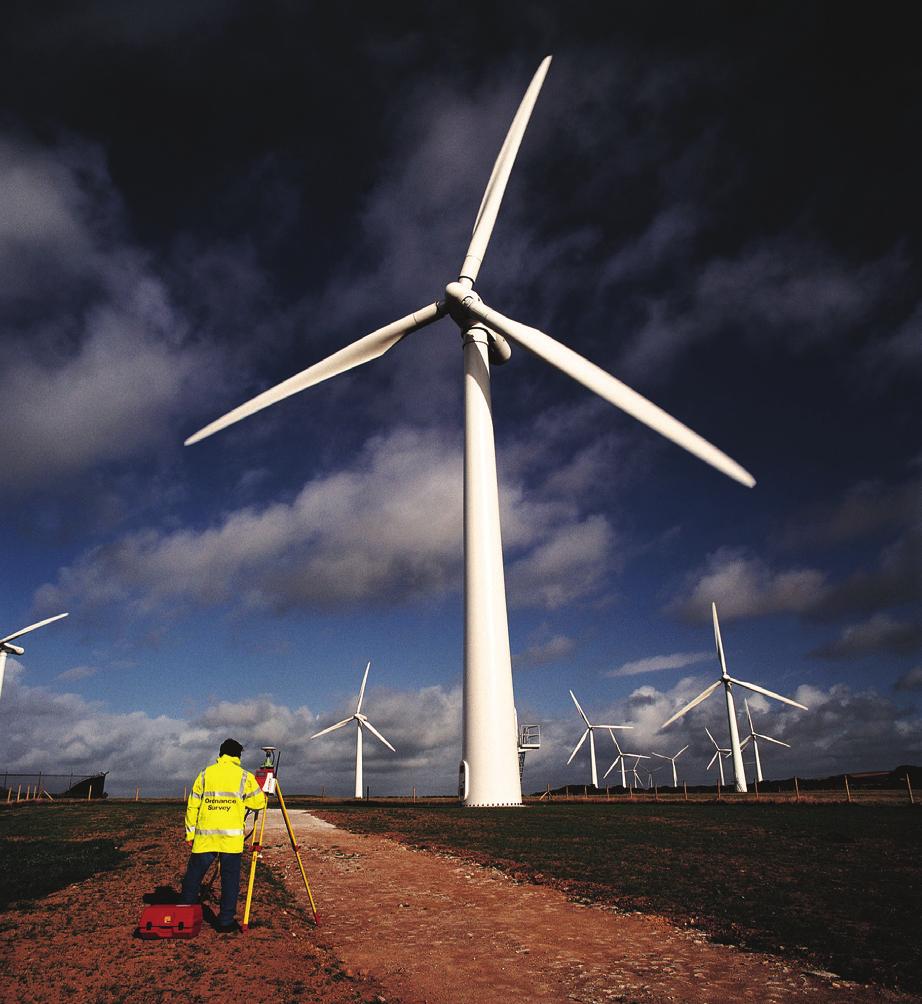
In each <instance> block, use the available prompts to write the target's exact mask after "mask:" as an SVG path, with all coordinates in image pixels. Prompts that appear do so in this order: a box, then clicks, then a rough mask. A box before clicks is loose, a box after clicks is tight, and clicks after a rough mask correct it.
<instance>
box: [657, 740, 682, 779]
mask: <svg viewBox="0 0 922 1004" xmlns="http://www.w3.org/2000/svg"><path fill="white" fill-rule="evenodd" d="M687 749H688V747H687V746H683V747H682V748H681V749H680V750H679V752H678V753H676V755H675V756H666V754H665V753H654V754H653V755H654V756H658V757H659V758H660V760H668V761H669V762H670V763H671V764H672V787H673V788H678V786H679V775H678V774H677V773H676V769H675V762H676V760H678V759H679V757H680V756H681V755H682V754H683V753H684V752H685V751H686V750H687Z"/></svg>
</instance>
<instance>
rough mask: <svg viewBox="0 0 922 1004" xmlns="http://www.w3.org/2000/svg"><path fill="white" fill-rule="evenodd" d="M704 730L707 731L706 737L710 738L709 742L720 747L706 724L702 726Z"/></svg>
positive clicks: (715, 746) (717, 747)
mask: <svg viewBox="0 0 922 1004" xmlns="http://www.w3.org/2000/svg"><path fill="white" fill-rule="evenodd" d="M704 731H705V732H707V734H708V739H710V740H711V742H712V743H713V744H714V748H715V749H720V747H719V746H718V745H717V740H716V739H715V738H714V737H713V736H712V735H711V730H710V729H709V728H708V727H707V726H706V725H705V726H704Z"/></svg>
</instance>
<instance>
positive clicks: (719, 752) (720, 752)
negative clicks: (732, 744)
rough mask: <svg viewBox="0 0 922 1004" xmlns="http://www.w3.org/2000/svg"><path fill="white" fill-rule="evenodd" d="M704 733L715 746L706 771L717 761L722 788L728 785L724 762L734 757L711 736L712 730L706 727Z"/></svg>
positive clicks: (730, 751)
mask: <svg viewBox="0 0 922 1004" xmlns="http://www.w3.org/2000/svg"><path fill="white" fill-rule="evenodd" d="M704 731H705V732H707V734H708V739H710V740H711V742H712V743H713V744H714V755H713V756H712V757H711V759H710V760H708V765H707V767H705V768H704V769H705V770H710V769H711V766H712V765H713V763H714V761H715V760H716V761H717V766H718V768H719V769H720V786H721V788H722V787H723V786H724V785H725V784H726V783H727V782H726V781H725V780H724V760H726V759H727V758H728V757H729V756H731V755H732V750H728V749H723V748H722V747H720V746H718V745H717V740H716V739H715V738H714V737H713V736H712V735H711V730H710V729H709V728H707V727H705V730H704ZM737 790H738V789H737ZM743 790H744V791H745V790H746V789H745V788H744V789H743Z"/></svg>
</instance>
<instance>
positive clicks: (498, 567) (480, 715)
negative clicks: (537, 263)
mask: <svg viewBox="0 0 922 1004" xmlns="http://www.w3.org/2000/svg"><path fill="white" fill-rule="evenodd" d="M550 62H551V57H550V56H548V57H546V58H545V59H544V60H543V61H542V63H541V65H540V66H539V67H538V70H537V72H536V73H535V75H534V77H533V78H532V81H531V83H530V84H529V86H528V89H527V90H526V92H525V96H524V98H523V99H522V102H521V104H520V105H519V108H518V111H517V112H516V114H515V117H514V118H513V120H512V125H511V126H510V127H509V132H508V134H507V135H506V139H505V140H504V142H503V145H502V147H501V148H500V151H499V156H498V157H497V159H496V163H495V164H494V166H493V172H492V174H491V175H490V178H489V180H488V182H487V187H486V191H485V192H484V195H483V199H482V200H481V203H480V208H479V210H478V212H477V218H476V219H475V221H474V230H473V234H472V236H471V242H470V244H469V246H468V249H467V254H466V255H465V256H464V261H463V263H462V265H461V268H460V271H459V273H458V278H457V281H455V282H450V283H449V284H448V285H447V286H446V288H445V300H444V301H436V302H433V303H430V304H428V305H427V306H425V307H421V308H420V309H418V310H416V311H414V312H413V313H411V314H407V315H406V316H405V317H402V318H400V320H397V321H394V322H393V323H391V324H388V325H385V326H384V327H383V328H378V329H377V330H376V331H373V332H372V333H371V334H369V335H366V336H365V337H364V338H360V339H359V340H358V341H356V342H353V343H352V344H351V345H347V346H346V347H345V348H343V349H340V350H339V351H338V352H335V353H333V355H331V356H328V357H327V358H326V359H324V360H322V361H321V362H318V363H315V364H314V365H313V366H309V367H308V368H307V369H305V370H303V371H302V372H301V373H298V374H297V375H295V376H293V377H290V378H289V379H288V380H285V381H283V382H282V383H280V384H278V385H277V386H275V387H273V388H271V389H270V390H267V391H264V392H263V393H262V394H259V395H257V396H256V397H254V398H253V399H252V400H250V401H248V402H246V403H245V404H242V405H240V406H239V407H238V408H235V409H234V410H233V411H230V412H228V413H227V414H226V415H224V416H223V417H222V418H219V419H217V420H216V421H214V422H211V423H210V424H209V425H207V426H205V427H204V428H203V429H200V430H199V431H198V432H196V433H195V434H194V435H193V436H190V437H189V439H187V440H186V444H187V445H188V444H191V443H195V442H198V441H199V440H201V439H204V438H205V437H206V436H210V435H211V434H212V433H214V432H217V431H218V430H219V429H223V428H225V427H226V426H228V425H231V424H232V423H234V422H238V421H240V419H242V418H245V417H246V416H248V415H252V414H253V413H254V412H257V411H259V410H261V409H262V408H266V407H268V406H269V405H271V404H275V403H276V402H278V401H281V400H282V399H283V398H286V397H289V396H290V395H292V394H296V393H298V392H299V391H302V390H306V389H307V388H308V387H312V386H314V385H315V384H318V383H320V382H321V381H323V380H329V379H330V378H331V377H334V376H337V375H338V374H340V373H345V372H346V371H347V370H350V369H353V368H354V367H356V366H360V365H362V364H363V363H368V362H371V361H372V360H374V359H377V358H378V357H379V356H381V355H383V354H384V353H385V352H387V351H388V350H389V349H391V348H393V347H394V346H395V345H397V343H398V342H401V341H403V339H405V338H406V337H407V336H408V335H410V334H412V333H413V332H415V331H418V330H420V329H421V328H424V327H426V326H427V325H429V324H431V323H432V322H433V321H437V320H438V319H439V318H441V317H444V316H445V315H446V314H448V315H449V316H450V317H451V318H452V320H453V321H454V322H455V323H456V324H457V326H458V327H459V328H460V330H461V340H462V345H463V354H464V433H465V437H464V713H463V720H464V725H463V748H462V753H461V757H462V759H461V764H460V768H459V784H458V787H459V793H460V795H461V798H462V799H463V801H464V803H465V804H466V805H469V806H489V805H521V804H522V786H521V781H520V779H519V769H518V754H517V745H516V737H515V731H514V728H513V722H514V718H515V707H514V698H513V690H512V664H511V659H510V654H509V626H508V616H507V612H506V586H505V578H504V573H503V552H502V540H501V533H500V518H499V492H498V486H497V474H496V451H495V446H494V438H493V417H492V409H491V400H490V363H491V362H492V363H494V364H500V363H504V362H506V361H507V360H508V359H509V357H510V355H511V349H510V346H509V341H512V342H514V343H516V344H518V345H521V346H522V347H523V348H525V349H527V350H528V351H529V352H531V353H533V354H534V355H536V356H538V358H539V359H543V360H544V362H546V363H548V364H549V365H551V366H553V367H555V368H556V369H558V370H560V371H561V372H563V373H564V374H566V375H567V376H569V377H571V378H572V379H573V380H576V381H577V382H578V383H581V384H583V386H585V387H587V388H588V389H589V390H591V391H592V392H593V393H595V394H598V395H599V397H601V398H603V399H604V400H606V401H608V402H609V403H610V404H613V405H614V406H615V407H617V408H620V409H621V410H622V411H626V412H627V413H628V414H629V415H631V416H633V417H634V418H636V419H637V420H638V421H640V422H642V423H643V424H644V425H647V426H648V427H649V428H651V429H653V430H655V431H656V432H658V433H660V434H661V435H662V436H665V437H666V438H667V439H670V440H672V442H674V443H676V444H678V445H679V446H681V447H683V448H684V449H686V450H688V451H689V452H691V453H693V454H694V455H695V456H697V457H699V458H700V459H702V460H704V461H705V462H706V463H709V464H711V465H712V466H713V467H716V468H717V469H718V470H720V471H722V472H723V473H724V474H726V475H728V476H729V477H731V478H733V479H735V480H736V481H739V482H740V483H741V484H744V485H746V486H748V487H751V486H752V485H753V484H755V480H754V478H753V477H752V475H751V474H749V472H748V471H746V470H744V469H743V468H742V467H740V465H739V464H737V463H736V462H735V461H734V460H731V459H730V457H728V456H727V455H726V454H725V453H722V452H721V451H720V450H718V449H717V448H716V447H714V446H712V445H711V444H710V443H708V442H707V441H706V440H704V439H702V438H701V436H699V435H698V434H697V433H695V432H692V431H691V429H689V428H688V427H687V426H685V425H683V424H682V423H681V422H679V421H677V420H676V419H675V418H673V417H672V416H671V415H668V414H667V413H666V412H664V411H663V410H662V409H660V408H658V407H657V406H656V405H655V404H652V403H651V402H650V401H648V400H646V398H644V397H642V396H641V395H640V394H638V393H637V392H636V391H633V390H631V389H630V387H627V386H626V385H625V384H623V383H622V382H621V381H620V380H617V379H615V377H613V376H610V375H609V374H608V373H606V372H605V371H604V370H602V369H600V368H599V367H598V366H596V365H594V364H593V363H591V362H589V361H588V360H586V359H584V358H583V357H582V356H581V355H579V354H578V353H576V352H574V351H573V350H572V349H569V348H567V347H566V346H565V345H562V344H561V343H560V342H558V341H555V340H554V339H553V338H551V337H550V336H548V335H546V334H544V333H543V332H541V331H539V330H537V329H536V328H531V327H528V326H526V325H524V324H521V323H520V322H518V321H515V320H512V319H511V318H509V317H506V316H505V315H504V314H501V313H500V312H499V311H497V310H493V309H492V308H491V307H489V306H487V304H486V303H484V302H483V301H482V300H481V299H480V297H479V296H478V295H477V293H475V292H474V283H475V282H476V280H477V276H478V273H479V272H480V266H481V264H482V262H483V259H484V255H485V254H486V250H487V245H488V243H489V240H490V236H491V234H492V232H493V226H494V224H495V223H496V217H497V213H498V212H499V207H500V203H501V201H502V198H503V193H504V192H505V189H506V183H507V182H508V180H509V174H510V172H511V170H512V166H513V163H514V161H515V158H516V154H517V153H518V149H519V144H520V143H521V141H522V137H523V136H524V134H525V129H526V126H527V125H528V120H529V118H530V117H531V113H532V109H533V107H534V104H535V101H536V100H537V98H538V92H539V91H540V89H541V85H542V84H543V82H544V77H545V74H546V73H547V70H548V67H549V66H550ZM507 339H508V340H509V341H507Z"/></svg>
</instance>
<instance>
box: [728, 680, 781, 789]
mask: <svg viewBox="0 0 922 1004" xmlns="http://www.w3.org/2000/svg"><path fill="white" fill-rule="evenodd" d="M743 704H745V705H746V717H747V718H748V719H749V735H748V736H746V738H745V739H744V740H743V741H742V742H741V743H740V749H744V748H745V746H746V744H747V743H750V742H751V743H752V751H753V753H755V760H756V781H758V782H759V784H761V783H762V761H761V760H760V759H759V740H760V739H764V740H765V741H766V742H769V743H775V744H776V745H778V746H787V748H788V749H790V748H791V744H790V743H783V742H782V741H781V740H780V739H773V738H772V737H771V736H766V735H763V733H761V732H756V730H755V726H754V725H753V724H752V712H751V711H750V710H749V701H747V700H746V698H745V697H744V698H743Z"/></svg>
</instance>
